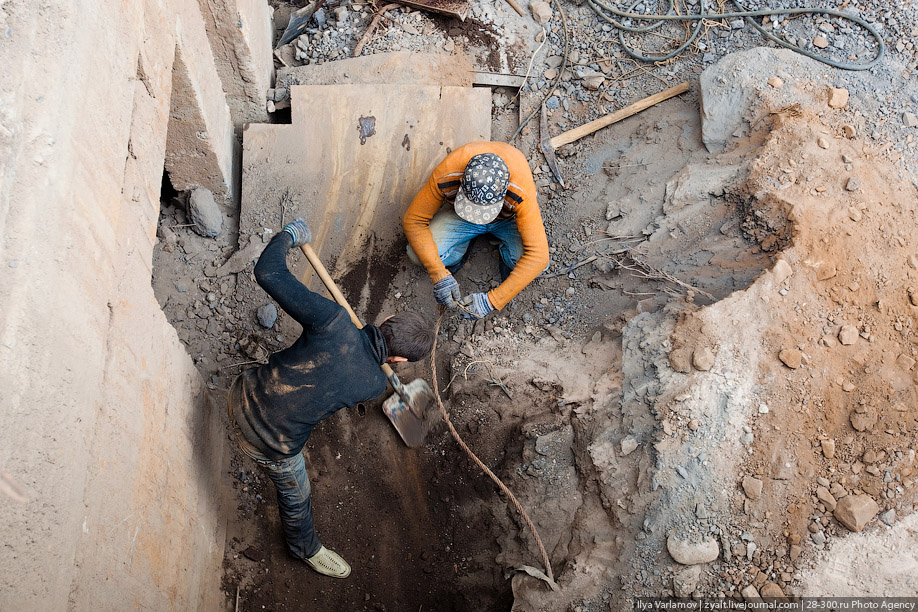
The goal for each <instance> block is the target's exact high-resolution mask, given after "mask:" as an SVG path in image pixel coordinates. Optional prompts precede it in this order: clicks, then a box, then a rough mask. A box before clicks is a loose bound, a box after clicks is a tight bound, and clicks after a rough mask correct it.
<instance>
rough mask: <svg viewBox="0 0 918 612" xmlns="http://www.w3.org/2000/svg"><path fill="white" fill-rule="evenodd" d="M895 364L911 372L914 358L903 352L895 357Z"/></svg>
mask: <svg viewBox="0 0 918 612" xmlns="http://www.w3.org/2000/svg"><path fill="white" fill-rule="evenodd" d="M896 364H897V365H898V366H899V367H900V368H902V369H903V370H905V371H906V372H911V371H912V368H914V367H915V360H914V359H912V358H911V357H909V356H908V355H906V354H905V353H902V354H901V355H899V357H898V358H896Z"/></svg>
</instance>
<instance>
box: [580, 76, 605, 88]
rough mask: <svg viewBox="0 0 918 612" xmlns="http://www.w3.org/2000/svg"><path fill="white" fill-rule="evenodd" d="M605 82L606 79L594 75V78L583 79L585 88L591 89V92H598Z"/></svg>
mask: <svg viewBox="0 0 918 612" xmlns="http://www.w3.org/2000/svg"><path fill="white" fill-rule="evenodd" d="M605 82H606V78H605V77H604V76H602V75H594V76H590V77H586V78H585V79H583V86H584V87H586V88H587V89H589V90H590V91H596V90H598V89H599V88H600V87H602V84H603V83H605Z"/></svg>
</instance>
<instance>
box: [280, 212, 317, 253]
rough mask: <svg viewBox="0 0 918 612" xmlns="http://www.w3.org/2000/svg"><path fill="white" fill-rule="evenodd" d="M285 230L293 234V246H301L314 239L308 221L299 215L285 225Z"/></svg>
mask: <svg viewBox="0 0 918 612" xmlns="http://www.w3.org/2000/svg"><path fill="white" fill-rule="evenodd" d="M284 231H285V232H287V233H288V234H290V235H291V236H293V246H295V247H299V246H303V245H304V244H306V243H308V242H309V241H310V240H312V233H311V232H310V231H309V226H308V225H306V221H304V220H303V219H300V218H299V217H297V218H296V219H294V220H293V221H291V222H290V223H288V224H287V225H285V226H284Z"/></svg>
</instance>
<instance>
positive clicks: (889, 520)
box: [880, 508, 896, 527]
mask: <svg viewBox="0 0 918 612" xmlns="http://www.w3.org/2000/svg"><path fill="white" fill-rule="evenodd" d="M880 520H881V521H883V522H884V523H885V524H887V525H889V526H890V527H892V526H893V523H895V522H896V509H895V508H890V509H889V510H887V511H886V512H884V513H883V514H881V515H880Z"/></svg>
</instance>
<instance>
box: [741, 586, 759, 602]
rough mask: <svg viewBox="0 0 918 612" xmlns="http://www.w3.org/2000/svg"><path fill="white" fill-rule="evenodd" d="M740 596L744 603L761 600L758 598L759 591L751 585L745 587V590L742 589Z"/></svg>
mask: <svg viewBox="0 0 918 612" xmlns="http://www.w3.org/2000/svg"><path fill="white" fill-rule="evenodd" d="M740 595H742V596H743V599H745V600H746V601H753V600H756V599H761V597H759V591H758V590H757V589H756V588H755V587H754V586H752V585H751V584H750V585H749V586H747V587H746V588H744V589H743V590H742V591H740Z"/></svg>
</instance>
